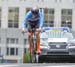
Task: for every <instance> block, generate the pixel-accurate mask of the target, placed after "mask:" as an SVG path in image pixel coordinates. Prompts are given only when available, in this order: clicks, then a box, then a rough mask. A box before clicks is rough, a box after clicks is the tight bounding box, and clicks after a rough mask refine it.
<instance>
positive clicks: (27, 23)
mask: <svg viewBox="0 0 75 67" xmlns="http://www.w3.org/2000/svg"><path fill="white" fill-rule="evenodd" d="M42 26H43V16H42V12H41V11H40V9H39V8H38V7H37V6H36V7H34V8H32V9H31V10H30V11H28V12H27V14H26V16H25V18H24V22H23V23H22V32H25V29H26V28H28V42H29V45H30V46H29V49H30V52H32V41H31V36H32V32H31V29H32V28H35V29H36V31H35V35H36V46H37V48H36V49H37V50H36V53H37V54H39V53H41V51H40V36H39V33H40V30H41V27H42Z"/></svg>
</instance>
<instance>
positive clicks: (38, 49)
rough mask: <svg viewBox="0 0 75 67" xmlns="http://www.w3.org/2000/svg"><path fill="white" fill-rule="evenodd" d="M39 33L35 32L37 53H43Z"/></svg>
mask: <svg viewBox="0 0 75 67" xmlns="http://www.w3.org/2000/svg"><path fill="white" fill-rule="evenodd" d="M39 33H40V32H35V35H36V44H37V46H36V47H37V49H36V53H38V54H39V53H41V51H40V36H39Z"/></svg>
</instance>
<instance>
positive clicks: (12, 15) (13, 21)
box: [8, 7, 19, 28]
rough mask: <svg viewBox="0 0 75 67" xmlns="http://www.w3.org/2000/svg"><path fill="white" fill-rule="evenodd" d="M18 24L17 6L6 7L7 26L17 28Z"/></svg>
mask: <svg viewBox="0 0 75 67" xmlns="http://www.w3.org/2000/svg"><path fill="white" fill-rule="evenodd" d="M18 25H19V8H18V7H9V9H8V27H9V28H18Z"/></svg>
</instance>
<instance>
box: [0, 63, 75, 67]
mask: <svg viewBox="0 0 75 67" xmlns="http://www.w3.org/2000/svg"><path fill="white" fill-rule="evenodd" d="M0 67H75V63H41V64H34V63H33V64H30V63H26V64H0Z"/></svg>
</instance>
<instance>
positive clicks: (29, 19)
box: [22, 9, 43, 28]
mask: <svg viewBox="0 0 75 67" xmlns="http://www.w3.org/2000/svg"><path fill="white" fill-rule="evenodd" d="M32 16H33V14H32V12H31V11H29V12H28V13H27V14H26V16H25V18H24V21H23V23H22V27H23V28H26V27H27V24H30V26H31V27H36V26H37V25H38V24H39V27H40V28H41V27H42V26H43V17H42V13H41V11H40V9H39V12H38V14H37V16H36V17H35V18H33V17H32Z"/></svg>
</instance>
